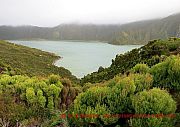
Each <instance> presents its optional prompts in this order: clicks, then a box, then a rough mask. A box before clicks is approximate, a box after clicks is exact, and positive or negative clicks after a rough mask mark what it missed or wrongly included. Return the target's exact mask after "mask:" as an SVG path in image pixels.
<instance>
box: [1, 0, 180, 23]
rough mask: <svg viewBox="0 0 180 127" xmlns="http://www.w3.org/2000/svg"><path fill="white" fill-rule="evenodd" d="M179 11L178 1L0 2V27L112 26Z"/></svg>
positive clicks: (53, 0) (43, 0) (7, 0)
mask: <svg viewBox="0 0 180 127" xmlns="http://www.w3.org/2000/svg"><path fill="white" fill-rule="evenodd" d="M178 12H180V0H0V25H36V26H56V25H59V24H61V23H94V24H112V23H118V24H122V23H126V22H132V21H137V20H145V19H152V18H158V17H165V16H168V15H171V14H173V13H178Z"/></svg>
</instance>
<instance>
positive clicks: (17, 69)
mask: <svg viewBox="0 0 180 127" xmlns="http://www.w3.org/2000/svg"><path fill="white" fill-rule="evenodd" d="M0 49H1V50H0V68H2V69H3V70H4V73H6V74H9V75H15V74H23V75H28V76H41V77H48V76H49V75H51V74H57V75H60V76H61V77H66V78H69V79H70V80H73V81H74V82H78V81H77V78H76V77H75V76H73V75H72V74H71V72H70V71H68V70H67V69H65V68H63V67H57V66H55V65H53V63H54V61H55V60H57V59H59V57H58V56H56V55H55V54H52V53H48V52H45V51H41V50H38V49H34V48H29V47H26V46H21V45H17V44H12V43H9V42H7V41H1V40H0ZM0 70H1V69H0ZM0 73H1V71H0Z"/></svg>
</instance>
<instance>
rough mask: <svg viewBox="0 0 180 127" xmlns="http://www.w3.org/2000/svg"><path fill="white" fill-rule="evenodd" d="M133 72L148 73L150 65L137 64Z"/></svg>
mask: <svg viewBox="0 0 180 127" xmlns="http://www.w3.org/2000/svg"><path fill="white" fill-rule="evenodd" d="M131 70H132V72H133V73H142V74H143V73H145V74H146V73H148V72H149V67H148V66H147V65H146V64H136V65H135V66H134V67H133V68H132V69H131Z"/></svg>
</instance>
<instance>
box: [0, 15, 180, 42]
mask: <svg viewBox="0 0 180 127" xmlns="http://www.w3.org/2000/svg"><path fill="white" fill-rule="evenodd" d="M172 36H173V37H180V14H175V15H171V16H168V17H165V18H161V19H154V20H147V21H138V22H133V23H128V24H124V25H119V24H116V25H94V24H61V25H59V26H56V27H52V28H50V27H49V28H48V27H36V26H18V27H12V26H0V39H3V40H19V39H26V40H31V39H47V40H82V41H104V42H108V43H111V44H146V43H147V41H148V40H153V39H156V38H161V39H165V38H168V37H172Z"/></svg>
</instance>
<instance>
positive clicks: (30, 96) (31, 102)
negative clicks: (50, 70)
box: [0, 74, 80, 124]
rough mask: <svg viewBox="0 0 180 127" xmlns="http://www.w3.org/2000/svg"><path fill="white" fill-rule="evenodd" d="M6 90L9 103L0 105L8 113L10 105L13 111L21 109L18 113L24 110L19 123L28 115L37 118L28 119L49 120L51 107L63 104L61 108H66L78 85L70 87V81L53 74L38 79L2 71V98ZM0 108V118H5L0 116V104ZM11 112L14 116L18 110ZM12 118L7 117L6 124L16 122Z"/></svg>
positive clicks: (75, 93)
mask: <svg viewBox="0 0 180 127" xmlns="http://www.w3.org/2000/svg"><path fill="white" fill-rule="evenodd" d="M69 83H70V84H69ZM67 88H68V91H67V92H68V93H67V94H66V95H65V94H64V91H63V90H64V89H67ZM7 90H8V94H9V96H8V97H9V98H10V99H11V101H10V102H8V103H11V104H8V103H7V104H6V105H5V104H4V103H2V104H1V105H2V106H4V108H5V109H6V108H7V110H8V111H6V112H7V113H8V112H9V114H11V113H10V112H11V110H13V105H14V106H16V107H17V110H21V111H19V112H20V113H21V112H25V113H24V114H22V117H21V119H19V118H18V119H17V120H19V122H21V123H23V122H24V120H25V119H30V118H35V119H37V120H33V119H32V122H35V121H36V122H38V121H39V120H38V119H41V120H45V119H51V117H52V116H53V113H54V111H55V110H60V109H62V108H61V107H62V106H63V105H64V107H66V108H65V109H67V108H68V107H69V106H70V104H71V103H72V102H73V100H74V99H75V97H76V95H77V94H78V93H79V92H80V91H79V90H78V88H76V87H72V84H71V82H70V80H67V79H61V78H60V77H59V76H57V75H50V76H49V78H45V79H42V78H37V77H32V78H29V77H27V76H21V75H15V76H9V75H6V74H2V75H0V98H1V97H3V95H4V94H5V93H6V92H7ZM69 97H71V98H70V101H69V99H68V98H69ZM67 101H68V102H67ZM3 102H4V101H3ZM66 102H67V103H66ZM0 108H1V109H2V110H1V112H0V118H6V117H3V115H4V114H5V111H4V110H3V107H1V106H0ZM11 108H12V109H11ZM12 113H14V112H12ZM15 115H17V116H18V115H19V114H18V112H15V113H14V116H15ZM15 118H16V117H14V119H15ZM14 119H12V118H11V117H10V116H9V119H8V120H7V121H8V122H9V123H10V124H15V122H16V121H14ZM41 120H40V121H41ZM29 121H31V120H29ZM26 124H30V123H26Z"/></svg>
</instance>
